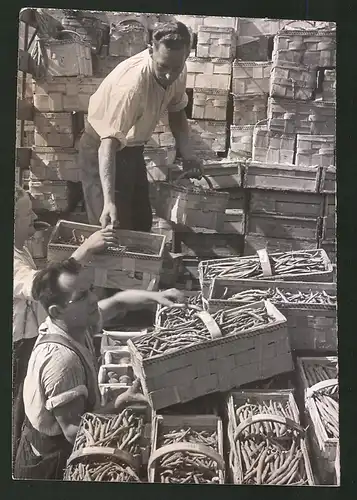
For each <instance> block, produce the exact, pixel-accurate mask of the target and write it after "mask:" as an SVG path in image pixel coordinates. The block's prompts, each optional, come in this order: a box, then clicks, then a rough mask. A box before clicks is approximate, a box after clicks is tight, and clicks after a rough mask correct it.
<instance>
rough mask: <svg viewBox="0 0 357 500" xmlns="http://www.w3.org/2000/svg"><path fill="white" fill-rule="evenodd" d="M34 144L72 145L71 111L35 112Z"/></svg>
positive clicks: (51, 145)
mask: <svg viewBox="0 0 357 500" xmlns="http://www.w3.org/2000/svg"><path fill="white" fill-rule="evenodd" d="M34 122H35V146H37V147H60V148H73V147H74V140H75V137H74V133H75V131H74V123H73V115H72V114H71V113H41V114H39V113H36V114H35V117H34Z"/></svg>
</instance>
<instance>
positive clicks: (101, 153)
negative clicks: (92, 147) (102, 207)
mask: <svg viewBox="0 0 357 500" xmlns="http://www.w3.org/2000/svg"><path fill="white" fill-rule="evenodd" d="M117 147H118V141H117V140H116V139H114V138H107V139H103V140H102V141H101V143H100V146H99V150H98V160H99V176H100V182H101V184H102V190H103V197H104V204H107V203H114V191H115V189H114V188H115V154H116V150H117Z"/></svg>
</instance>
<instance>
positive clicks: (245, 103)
mask: <svg viewBox="0 0 357 500" xmlns="http://www.w3.org/2000/svg"><path fill="white" fill-rule="evenodd" d="M267 103H268V95H267V94H256V95H254V94H252V95H248V96H246V95H243V96H241V95H233V125H255V124H256V123H258V122H260V121H261V120H266V118H267Z"/></svg>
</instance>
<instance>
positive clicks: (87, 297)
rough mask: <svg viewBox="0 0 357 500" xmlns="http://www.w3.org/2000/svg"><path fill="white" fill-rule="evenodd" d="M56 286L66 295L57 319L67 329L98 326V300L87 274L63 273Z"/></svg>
mask: <svg viewBox="0 0 357 500" xmlns="http://www.w3.org/2000/svg"><path fill="white" fill-rule="evenodd" d="M58 284H59V286H60V288H61V289H62V290H63V292H64V293H65V294H66V295H67V298H66V301H65V304H64V306H63V307H60V308H59V310H60V317H59V319H61V320H62V321H64V322H65V324H66V325H67V326H68V327H69V328H71V327H72V328H76V329H78V328H83V329H84V330H85V329H87V328H89V327H96V326H97V325H98V324H99V311H98V299H97V297H96V295H95V294H94V293H93V287H92V283H91V280H90V277H89V276H88V274H87V273H86V272H85V271H82V272H80V273H79V274H78V275H72V274H69V273H66V272H64V273H62V274H61V275H60V277H59V278H58Z"/></svg>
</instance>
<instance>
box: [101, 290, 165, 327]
mask: <svg viewBox="0 0 357 500" xmlns="http://www.w3.org/2000/svg"><path fill="white" fill-rule="evenodd" d="M155 298H156V292H150V291H148V290H124V291H123V292H118V293H116V294H115V295H113V296H112V297H109V298H107V299H102V300H100V301H99V303H98V307H99V309H100V311H101V313H102V317H103V320H104V321H109V320H110V319H111V318H113V317H114V316H116V315H117V314H119V313H120V312H123V313H124V312H126V311H129V310H133V309H134V310H135V309H137V308H138V307H141V306H143V305H145V304H150V303H152V302H155Z"/></svg>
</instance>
